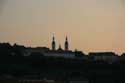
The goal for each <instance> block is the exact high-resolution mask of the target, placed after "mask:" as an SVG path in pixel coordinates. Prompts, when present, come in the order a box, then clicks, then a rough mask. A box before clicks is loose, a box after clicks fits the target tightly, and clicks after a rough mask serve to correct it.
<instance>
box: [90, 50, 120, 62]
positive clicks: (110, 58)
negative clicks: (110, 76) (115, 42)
mask: <svg viewBox="0 0 125 83" xmlns="http://www.w3.org/2000/svg"><path fill="white" fill-rule="evenodd" d="M89 57H90V58H91V59H92V60H93V61H98V60H100V61H106V62H109V63H112V62H115V61H116V60H117V59H118V56H117V55H116V54H115V53H113V52H91V53H89Z"/></svg>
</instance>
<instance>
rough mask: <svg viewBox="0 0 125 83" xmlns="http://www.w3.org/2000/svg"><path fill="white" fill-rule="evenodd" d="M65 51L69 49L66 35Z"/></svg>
mask: <svg viewBox="0 0 125 83" xmlns="http://www.w3.org/2000/svg"><path fill="white" fill-rule="evenodd" d="M64 46H65V51H68V50H69V43H68V37H67V36H66V40H65V45H64Z"/></svg>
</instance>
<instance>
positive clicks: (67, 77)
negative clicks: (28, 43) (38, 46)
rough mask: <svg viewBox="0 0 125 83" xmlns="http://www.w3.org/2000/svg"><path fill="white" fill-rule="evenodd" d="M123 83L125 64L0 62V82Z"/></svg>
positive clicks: (45, 60) (43, 60) (51, 60)
mask: <svg viewBox="0 0 125 83" xmlns="http://www.w3.org/2000/svg"><path fill="white" fill-rule="evenodd" d="M10 82H12V83H124V82H125V64H124V62H115V63H112V64H108V63H106V62H103V61H85V60H80V59H64V58H54V57H42V58H35V57H33V58H32V57H30V58H29V57H22V56H21V57H19V56H18V57H13V58H12V57H8V58H2V59H0V83H10Z"/></svg>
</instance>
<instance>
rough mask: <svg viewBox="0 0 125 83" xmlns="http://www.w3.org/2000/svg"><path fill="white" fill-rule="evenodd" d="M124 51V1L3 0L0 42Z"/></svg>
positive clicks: (0, 15) (0, 19)
mask: <svg viewBox="0 0 125 83" xmlns="http://www.w3.org/2000/svg"><path fill="white" fill-rule="evenodd" d="M53 34H54V35H55V37H56V42H57V46H58V45H59V43H60V44H61V45H62V48H64V45H63V44H64V41H65V36H66V35H67V36H68V40H69V42H70V49H72V50H74V49H78V50H82V51H83V52H84V53H88V52H97V51H103V52H104V51H113V52H116V53H123V52H125V1H124V0H0V42H10V43H11V44H14V43H17V44H23V45H26V46H32V47H34V46H47V47H51V39H52V36H53Z"/></svg>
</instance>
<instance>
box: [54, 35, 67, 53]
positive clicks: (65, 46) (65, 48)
mask: <svg viewBox="0 0 125 83" xmlns="http://www.w3.org/2000/svg"><path fill="white" fill-rule="evenodd" d="M60 48H61V46H59V49H60ZM52 50H56V42H55V37H54V36H53V39H52ZM64 50H65V51H68V50H69V43H68V38H67V36H66V40H65V43H64Z"/></svg>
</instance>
